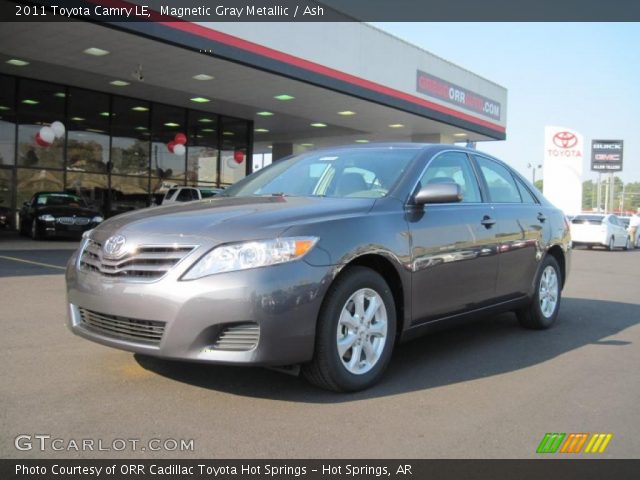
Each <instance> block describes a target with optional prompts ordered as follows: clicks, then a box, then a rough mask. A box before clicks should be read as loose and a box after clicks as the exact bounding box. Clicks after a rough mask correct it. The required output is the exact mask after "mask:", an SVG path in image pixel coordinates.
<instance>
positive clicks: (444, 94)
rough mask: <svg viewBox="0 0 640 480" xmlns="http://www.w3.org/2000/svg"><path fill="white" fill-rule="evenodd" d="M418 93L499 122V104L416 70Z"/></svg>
mask: <svg viewBox="0 0 640 480" xmlns="http://www.w3.org/2000/svg"><path fill="white" fill-rule="evenodd" d="M416 88H417V90H418V92H420V93H422V94H424V95H428V96H430V97H434V98H438V99H440V100H444V101H445V102H447V103H451V104H453V105H458V106H459V107H462V108H465V109H467V110H470V111H472V112H475V113H479V114H481V115H484V116H486V117H489V118H493V119H496V120H500V113H501V110H502V109H501V105H500V102H497V101H495V100H491V99H489V98H487V97H483V96H482V95H479V94H477V93H474V92H472V91H471V90H468V89H466V88H462V87H459V86H458V85H454V84H453V83H450V82H447V81H446V80H443V79H441V78H438V77H434V76H433V75H430V74H428V73H425V72H423V71H421V70H418V76H417V87H416Z"/></svg>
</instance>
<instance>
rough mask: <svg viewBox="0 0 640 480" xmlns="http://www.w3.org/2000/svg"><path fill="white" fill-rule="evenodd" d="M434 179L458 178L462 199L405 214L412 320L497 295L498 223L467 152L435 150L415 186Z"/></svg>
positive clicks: (458, 309) (463, 307)
mask: <svg viewBox="0 0 640 480" xmlns="http://www.w3.org/2000/svg"><path fill="white" fill-rule="evenodd" d="M436 182H454V183H457V184H458V185H460V187H461V189H462V192H463V199H462V202H460V203H451V204H431V205H425V206H424V208H423V209H415V210H413V211H412V212H411V213H410V214H408V216H407V219H408V223H409V230H410V233H411V248H412V250H411V257H412V258H411V267H412V272H413V274H412V275H413V282H412V296H411V297H412V311H413V318H414V323H420V322H424V321H428V320H434V319H437V318H439V317H444V316H447V315H449V314H453V313H458V312H462V311H466V310H471V309H474V308H477V307H479V306H482V305H484V304H488V303H490V302H491V301H492V299H493V298H494V297H495V285H496V275H497V270H498V263H497V255H496V253H497V242H498V240H497V232H498V227H497V225H496V223H495V220H494V219H493V218H492V216H493V213H492V209H491V206H490V205H488V204H487V203H484V202H483V197H482V194H481V190H480V187H479V184H478V180H477V177H476V174H475V171H474V169H473V166H472V164H471V162H470V161H469V158H468V157H467V155H466V153H464V152H460V151H450V152H444V153H441V154H439V155H437V156H436V157H435V158H434V159H433V160H432V161H431V162H430V163H429V166H428V168H427V169H426V170H425V172H424V173H423V175H422V178H421V179H420V182H419V183H418V185H417V187H416V191H417V190H419V189H420V188H421V187H422V186H424V185H427V184H428V183H436Z"/></svg>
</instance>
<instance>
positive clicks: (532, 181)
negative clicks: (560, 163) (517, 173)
mask: <svg viewBox="0 0 640 480" xmlns="http://www.w3.org/2000/svg"><path fill="white" fill-rule="evenodd" d="M527 168H530V169H531V179H532V180H531V183H533V184H534V185H535V184H536V169H538V168H542V165H540V164H539V165H533V164H531V163H527Z"/></svg>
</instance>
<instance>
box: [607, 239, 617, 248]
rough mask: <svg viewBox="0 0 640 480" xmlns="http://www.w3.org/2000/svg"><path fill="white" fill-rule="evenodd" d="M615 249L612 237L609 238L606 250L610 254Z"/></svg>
mask: <svg viewBox="0 0 640 480" xmlns="http://www.w3.org/2000/svg"><path fill="white" fill-rule="evenodd" d="M615 248H616V242H615V240H614V238H613V237H611V238H610V239H609V245H607V250H609V251H610V252H613V250H614V249H615Z"/></svg>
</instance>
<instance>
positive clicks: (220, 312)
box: [66, 255, 331, 366]
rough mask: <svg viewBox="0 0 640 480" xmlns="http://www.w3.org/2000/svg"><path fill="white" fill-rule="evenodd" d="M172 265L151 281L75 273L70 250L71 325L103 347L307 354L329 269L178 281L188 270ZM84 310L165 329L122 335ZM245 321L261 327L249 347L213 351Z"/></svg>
mask: <svg viewBox="0 0 640 480" xmlns="http://www.w3.org/2000/svg"><path fill="white" fill-rule="evenodd" d="M189 263H191V262H189ZM174 270H176V271H170V272H169V273H168V274H167V275H165V277H163V278H161V279H160V280H157V281H154V282H134V281H123V280H114V279H109V278H106V277H104V276H102V275H100V274H98V273H94V272H84V271H79V270H78V268H77V257H76V256H75V255H74V256H73V257H72V258H71V260H70V261H69V265H68V267H67V272H66V280H67V298H68V303H69V306H68V308H69V323H68V325H69V328H70V329H71V331H72V332H73V333H75V334H77V335H79V336H81V337H84V338H86V339H89V340H92V341H95V342H98V343H101V344H103V345H107V346H110V347H115V348H119V349H122V350H128V351H131V352H136V353H142V354H147V355H153V356H158V357H163V358H169V359H179V360H191V361H199V362H211V363H225V364H252V365H271V366H284V365H292V364H297V363H302V362H306V361H309V360H310V359H311V358H312V356H313V348H314V340H315V331H316V320H317V318H318V313H319V311H320V305H321V302H322V299H323V297H324V294H325V293H326V289H327V287H328V284H329V283H330V273H331V269H330V267H314V266H311V265H309V264H307V263H306V262H304V261H295V262H290V263H285V264H282V265H275V266H270V267H264V268H257V269H252V270H245V271H239V272H229V273H223V274H217V275H212V276H209V277H205V278H201V279H198V280H192V281H180V280H179V277H180V275H182V273H183V272H184V271H185V270H186V267H185V268H175V269H174ZM83 310H84V311H85V312H86V311H91V312H95V313H97V314H98V315H101V316H102V317H97V318H104V317H109V318H111V317H113V318H115V320H114V321H115V322H122V321H124V320H126V319H133V320H132V321H134V322H138V323H136V324H135V325H140V322H147V323H148V322H154V325H158V324H159V323H157V322H161V324H162V325H163V333H162V334H161V338H160V340H159V342H156V343H154V344H150V343H149V342H145V341H138V340H136V339H131V338H123V337H122V335H120V334H119V333H117V332H115V333H113V331H105V330H103V329H100V328H98V329H96V328H94V327H93V326H91V325H90V324H87V323H86V322H84V321H83V317H82V314H81V312H82V311H83ZM246 324H252V325H257V326H258V327H259V339H258V341H257V344H256V345H255V346H254V347H253V348H251V349H249V350H243V351H230V350H224V349H222V350H221V349H216V348H214V345H215V344H216V341H217V339H218V338H219V336H220V334H221V333H222V332H223V331H225V329H228V328H229V327H233V326H237V325H246ZM117 325H121V324H120V323H117ZM132 328H134V329H135V328H136V327H132ZM125 331H126V330H125Z"/></svg>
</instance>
